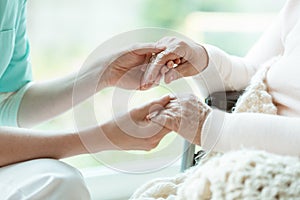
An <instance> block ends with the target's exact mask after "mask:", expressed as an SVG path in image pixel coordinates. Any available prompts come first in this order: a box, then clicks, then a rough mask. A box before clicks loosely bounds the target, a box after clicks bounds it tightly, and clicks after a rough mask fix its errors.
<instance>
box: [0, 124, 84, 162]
mask: <svg viewBox="0 0 300 200" xmlns="http://www.w3.org/2000/svg"><path fill="white" fill-rule="evenodd" d="M0 148H1V149H0V166H4V165H8V164H12V163H16V162H21V161H25V160H31V159H37V158H54V159H59V158H64V157H68V156H72V155H77V154H81V153H85V152H86V150H85V148H84V147H83V145H82V144H81V141H80V138H79V135H78V134H73V133H71V132H65V133H54V132H41V131H33V130H29V129H20V128H11V127H1V128H0Z"/></svg>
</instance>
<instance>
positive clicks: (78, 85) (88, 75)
mask: <svg viewBox="0 0 300 200" xmlns="http://www.w3.org/2000/svg"><path fill="white" fill-rule="evenodd" d="M103 68H104V67H102V68H99V69H97V68H94V69H92V70H85V71H83V70H82V72H80V73H79V75H77V73H72V74H70V75H67V76H65V77H62V78H59V79H55V80H51V81H44V82H37V83H34V84H33V85H32V86H31V87H30V88H29V89H28V90H27V92H26V93H25V95H24V97H23V99H22V101H21V104H20V108H19V113H18V124H19V126H20V127H32V126H34V125H36V124H39V123H41V122H44V121H46V120H49V119H51V118H53V117H55V116H57V115H59V114H61V113H63V112H65V111H67V110H68V109H70V108H71V107H72V106H75V105H77V104H79V103H80V102H82V101H83V100H85V99H87V98H88V97H90V96H91V95H93V94H95V93H96V92H98V91H99V90H101V89H102V88H104V87H105V86H106V84H105V81H104V80H103V81H102V79H100V78H99V77H101V75H102V72H103Z"/></svg>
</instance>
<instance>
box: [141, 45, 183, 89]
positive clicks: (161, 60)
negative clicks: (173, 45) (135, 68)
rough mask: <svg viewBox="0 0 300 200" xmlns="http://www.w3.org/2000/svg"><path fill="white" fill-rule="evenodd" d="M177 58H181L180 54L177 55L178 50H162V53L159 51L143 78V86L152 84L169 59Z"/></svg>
mask: <svg viewBox="0 0 300 200" xmlns="http://www.w3.org/2000/svg"><path fill="white" fill-rule="evenodd" d="M176 58H180V56H179V55H177V54H176V52H172V51H162V52H161V53H159V54H158V55H157V57H156V59H155V61H154V62H153V63H151V64H150V65H149V67H148V68H147V70H146V72H145V74H144V77H143V80H142V86H143V85H147V84H152V83H153V82H154V81H155V79H156V77H157V76H158V74H159V72H160V70H161V68H162V67H163V66H165V64H166V63H167V62H168V61H170V60H175V59H176Z"/></svg>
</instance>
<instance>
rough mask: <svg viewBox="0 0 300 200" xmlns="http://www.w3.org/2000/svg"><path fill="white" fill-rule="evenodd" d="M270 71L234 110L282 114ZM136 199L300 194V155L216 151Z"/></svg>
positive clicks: (153, 184)
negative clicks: (273, 93)
mask: <svg viewBox="0 0 300 200" xmlns="http://www.w3.org/2000/svg"><path fill="white" fill-rule="evenodd" d="M269 66H270V65H269ZM267 70H268V67H264V68H263V69H261V70H260V71H258V72H257V73H256V75H255V76H254V77H253V78H252V79H251V83H250V85H249V87H248V88H247V89H246V91H245V93H244V94H243V95H242V96H241V98H240V99H239V100H238V102H237V104H236V108H235V110H234V112H259V113H268V114H276V113H277V109H276V107H275V106H274V104H273V102H272V97H271V95H269V94H268V92H267V87H266V84H265V77H266V72H267ZM131 199H139V200H140V199H141V200H153V199H156V200H202V199H203V200H204V199H215V200H220V199H228V200H231V199H249V200H250V199H251V200H252V199H270V200H271V199H274V200H275V199H300V159H299V158H297V157H288V156H279V155H275V154H271V153H267V152H264V151H254V150H246V149H245V150H239V151H233V152H228V153H225V154H216V153H213V154H210V155H208V156H206V157H205V158H204V159H202V160H201V162H200V163H199V164H198V165H197V166H195V167H192V168H191V169H189V170H187V171H186V172H185V173H181V174H178V175H177V176H175V177H171V178H161V179H155V180H153V181H151V182H148V183H146V184H145V185H143V186H141V187H140V188H139V189H138V190H137V191H136V192H135V193H134V194H133V196H132V197H131Z"/></svg>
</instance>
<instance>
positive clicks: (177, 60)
mask: <svg viewBox="0 0 300 200" xmlns="http://www.w3.org/2000/svg"><path fill="white" fill-rule="evenodd" d="M182 59H183V58H182ZM174 63H175V64H176V65H179V64H180V63H181V59H180V58H177V59H175V61H174Z"/></svg>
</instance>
